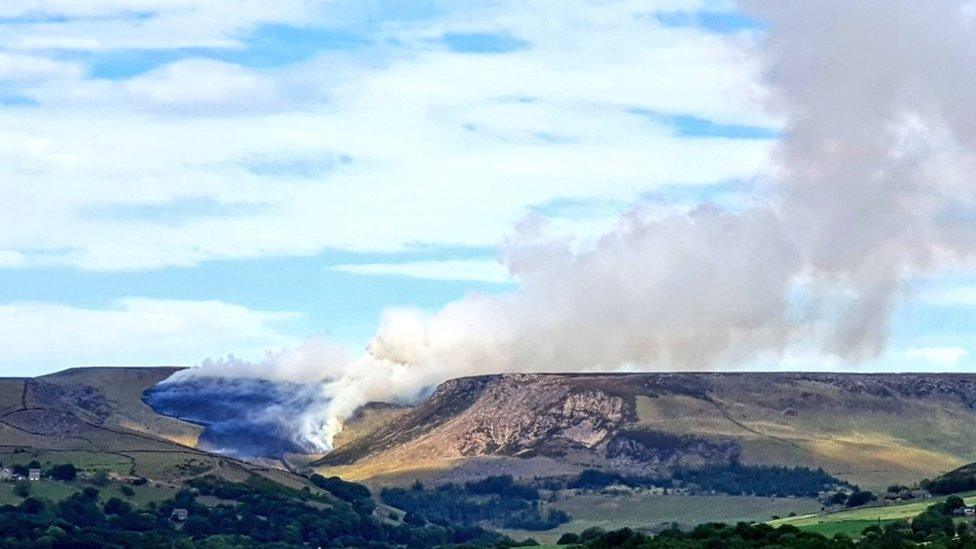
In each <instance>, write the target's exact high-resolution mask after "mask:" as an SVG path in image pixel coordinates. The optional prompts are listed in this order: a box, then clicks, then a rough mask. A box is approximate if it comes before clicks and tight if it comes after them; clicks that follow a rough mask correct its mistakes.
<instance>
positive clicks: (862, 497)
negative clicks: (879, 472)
mask: <svg viewBox="0 0 976 549" xmlns="http://www.w3.org/2000/svg"><path fill="white" fill-rule="evenodd" d="M874 499H875V497H874V494H873V493H871V492H870V491H868V490H863V491H862V490H854V492H853V493H851V495H850V496H848V497H847V503H846V504H845V505H847V506H848V507H860V506H861V505H864V504H865V503H867V502H869V501H872V500H874Z"/></svg>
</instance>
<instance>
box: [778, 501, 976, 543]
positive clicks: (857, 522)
mask: <svg viewBox="0 0 976 549" xmlns="http://www.w3.org/2000/svg"><path fill="white" fill-rule="evenodd" d="M945 499H946V498H944V497H936V498H931V499H923V500H920V501H912V502H907V503H901V504H897V505H887V506H883V507H882V506H877V507H875V506H868V507H859V508H857V509H845V510H842V511H834V512H830V513H817V514H808V515H800V516H796V517H788V518H783V519H779V520H772V521H769V524H770V525H772V526H781V525H784V524H790V525H793V526H796V527H798V528H800V529H803V530H808V531H811V532H817V533H819V534H824V535H828V536H832V535H834V534H839V533H842V534H847V535H852V536H856V535H858V534H860V533H861V531H862V530H864V528H867V527H868V526H870V525H872V524H879V523H880V524H885V523H888V522H892V521H895V520H910V519H912V518H914V517H915V516H917V515H919V514H920V513H922V511H925V509H927V508H928V507H929V506H930V505H934V504H936V503H940V502H942V501H945ZM963 499H964V500H965V501H966V504H967V505H973V504H974V503H976V494H967V495H965V497H964V498H963Z"/></svg>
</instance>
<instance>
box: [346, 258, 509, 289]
mask: <svg viewBox="0 0 976 549" xmlns="http://www.w3.org/2000/svg"><path fill="white" fill-rule="evenodd" d="M329 270H330V271H338V272H343V273H352V274H360V275H374V276H376V275H378V276H405V277H409V278H419V279H425V280H471V281H478V282H495V283H500V284H501V283H511V282H514V281H515V279H514V278H513V277H512V275H511V274H509V272H508V269H506V268H505V266H504V265H502V264H501V263H499V262H498V260H495V259H451V260H441V261H409V262H403V263H347V264H343V265H333V266H331V267H329Z"/></svg>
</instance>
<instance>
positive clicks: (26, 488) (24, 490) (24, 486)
mask: <svg viewBox="0 0 976 549" xmlns="http://www.w3.org/2000/svg"><path fill="white" fill-rule="evenodd" d="M30 492H31V487H30V483H29V482H27V481H25V480H22V481H20V482H18V483H17V484H15V485H14V493H15V494H17V495H18V496H20V497H22V498H26V497H27V496H29V495H30Z"/></svg>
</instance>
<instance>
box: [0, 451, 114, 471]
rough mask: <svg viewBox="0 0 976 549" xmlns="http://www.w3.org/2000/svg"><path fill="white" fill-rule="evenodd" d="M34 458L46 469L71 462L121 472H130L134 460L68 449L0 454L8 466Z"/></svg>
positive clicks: (85, 468)
mask: <svg viewBox="0 0 976 549" xmlns="http://www.w3.org/2000/svg"><path fill="white" fill-rule="evenodd" d="M34 460H37V462H38V463H40V464H41V467H43V468H45V469H47V468H49V467H51V466H52V465H58V464H62V463H70V464H72V465H74V466H75V467H77V468H78V469H79V470H81V471H114V472H116V473H120V474H129V473H130V472H131V469H132V462H133V459H132V458H131V457H129V456H125V455H119V454H110V453H105V452H85V451H66V452H17V453H3V454H0V463H3V464H4V465H7V466H10V465H26V464H28V463H30V462H31V461H34Z"/></svg>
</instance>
